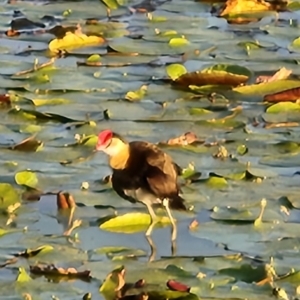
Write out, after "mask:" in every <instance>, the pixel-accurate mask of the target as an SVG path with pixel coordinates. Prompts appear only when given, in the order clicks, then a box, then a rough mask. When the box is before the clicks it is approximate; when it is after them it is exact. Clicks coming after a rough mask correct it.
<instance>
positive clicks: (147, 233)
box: [144, 202, 158, 236]
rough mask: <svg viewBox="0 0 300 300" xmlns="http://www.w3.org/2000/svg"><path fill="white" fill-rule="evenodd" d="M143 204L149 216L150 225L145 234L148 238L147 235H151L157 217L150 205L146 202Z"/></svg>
mask: <svg viewBox="0 0 300 300" xmlns="http://www.w3.org/2000/svg"><path fill="white" fill-rule="evenodd" d="M144 204H145V205H146V206H147V208H148V211H149V214H150V218H151V223H150V225H149V227H148V229H147V231H146V233H145V234H146V236H149V235H151V233H152V230H153V228H154V226H155V224H156V223H157V221H158V220H157V216H156V214H155V212H154V210H153V208H152V206H151V204H150V203H148V202H144Z"/></svg>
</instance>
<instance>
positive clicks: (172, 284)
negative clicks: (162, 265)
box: [167, 280, 191, 292]
mask: <svg viewBox="0 0 300 300" xmlns="http://www.w3.org/2000/svg"><path fill="white" fill-rule="evenodd" d="M167 287H168V288H169V289H170V290H172V291H178V292H189V291H190V289H191V288H190V287H189V286H187V285H185V284H183V283H180V282H178V281H175V280H168V281H167Z"/></svg>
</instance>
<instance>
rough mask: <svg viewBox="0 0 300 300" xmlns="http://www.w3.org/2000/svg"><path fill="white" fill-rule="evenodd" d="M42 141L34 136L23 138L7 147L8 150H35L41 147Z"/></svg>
mask: <svg viewBox="0 0 300 300" xmlns="http://www.w3.org/2000/svg"><path fill="white" fill-rule="evenodd" d="M43 146H44V144H43V142H42V141H40V140H37V139H36V138H35V137H34V136H30V137H29V138H26V139H24V140H23V141H21V142H20V143H18V144H16V145H14V146H11V147H9V148H8V149H10V150H17V151H24V152H36V151H39V150H41V149H42V148H43Z"/></svg>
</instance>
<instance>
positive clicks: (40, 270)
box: [30, 264, 91, 280]
mask: <svg viewBox="0 0 300 300" xmlns="http://www.w3.org/2000/svg"><path fill="white" fill-rule="evenodd" d="M30 272H31V273H33V274H36V275H45V276H66V277H70V278H84V279H88V280H89V279H90V278H91V275H90V274H91V271H89V270H87V271H78V270H76V269H75V268H61V267H55V266H54V265H46V264H37V265H33V266H30Z"/></svg>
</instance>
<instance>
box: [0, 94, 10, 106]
mask: <svg viewBox="0 0 300 300" xmlns="http://www.w3.org/2000/svg"><path fill="white" fill-rule="evenodd" d="M10 105H11V100H10V96H9V95H8V94H2V95H0V106H1V107H10Z"/></svg>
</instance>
